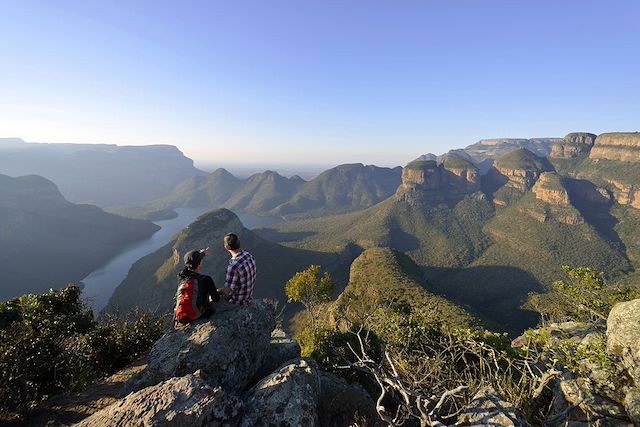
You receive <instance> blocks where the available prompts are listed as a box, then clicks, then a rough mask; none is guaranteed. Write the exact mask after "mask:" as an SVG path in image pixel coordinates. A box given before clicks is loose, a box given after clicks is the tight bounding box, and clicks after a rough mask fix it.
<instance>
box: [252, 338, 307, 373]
mask: <svg viewBox="0 0 640 427" xmlns="http://www.w3.org/2000/svg"><path fill="white" fill-rule="evenodd" d="M298 357H300V346H299V345H298V343H297V342H296V340H294V339H293V338H291V337H290V336H289V335H287V333H286V332H285V331H283V330H282V329H280V328H278V329H274V330H273V332H272V333H271V341H270V342H269V347H267V350H266V351H265V354H264V360H263V361H262V366H261V367H260V369H259V370H258V373H257V374H256V375H255V378H257V381H259V380H260V379H262V378H264V377H266V376H267V375H269V374H270V373H271V372H273V371H274V370H276V369H278V367H280V366H281V365H282V364H283V363H285V362H286V361H288V360H292V359H295V358H298Z"/></svg>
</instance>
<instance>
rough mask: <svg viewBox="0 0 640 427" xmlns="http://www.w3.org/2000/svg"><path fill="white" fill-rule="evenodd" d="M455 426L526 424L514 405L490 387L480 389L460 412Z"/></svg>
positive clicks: (509, 426)
mask: <svg viewBox="0 0 640 427" xmlns="http://www.w3.org/2000/svg"><path fill="white" fill-rule="evenodd" d="M455 425H457V426H480V425H490V426H503V427H516V426H528V425H529V423H527V422H526V421H524V420H523V419H522V418H521V417H520V415H519V414H518V411H517V410H516V409H515V408H514V406H513V405H512V404H511V403H509V402H505V401H504V400H503V399H502V398H501V397H500V396H499V395H498V393H496V391H495V390H494V389H493V388H492V387H484V388H482V389H480V390H479V391H478V392H477V393H476V394H475V396H474V397H473V400H472V401H471V403H469V405H468V406H467V407H466V408H465V410H464V411H463V412H462V414H460V417H459V418H458V422H457V423H456V424H455Z"/></svg>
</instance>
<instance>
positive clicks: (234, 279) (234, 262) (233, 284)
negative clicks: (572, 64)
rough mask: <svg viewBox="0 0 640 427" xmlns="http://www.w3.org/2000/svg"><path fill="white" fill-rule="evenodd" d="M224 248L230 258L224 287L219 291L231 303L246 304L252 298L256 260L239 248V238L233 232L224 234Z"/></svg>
mask: <svg viewBox="0 0 640 427" xmlns="http://www.w3.org/2000/svg"><path fill="white" fill-rule="evenodd" d="M224 248H225V249H226V250H227V252H229V254H230V255H231V259H230V260H229V265H228V266H227V274H226V278H225V287H224V288H222V289H220V293H222V295H223V296H224V297H225V299H226V300H227V301H228V302H229V303H231V304H236V305H247V304H249V303H250V302H251V300H252V299H253V286H254V285H255V283H256V262H255V260H254V259H253V256H251V254H250V253H249V252H247V251H244V250H242V249H241V248H240V240H239V239H238V236H236V235H235V234H233V233H229V234H227V235H226V236H224Z"/></svg>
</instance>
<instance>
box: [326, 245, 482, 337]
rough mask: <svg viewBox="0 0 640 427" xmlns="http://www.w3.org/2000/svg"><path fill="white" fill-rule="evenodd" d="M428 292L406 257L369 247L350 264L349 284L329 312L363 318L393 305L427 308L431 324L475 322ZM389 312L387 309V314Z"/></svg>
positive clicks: (414, 267) (423, 280) (455, 324)
mask: <svg viewBox="0 0 640 427" xmlns="http://www.w3.org/2000/svg"><path fill="white" fill-rule="evenodd" d="M429 289H430V285H429V284H428V283H427V282H426V281H425V277H424V275H423V272H422V270H421V269H420V267H419V266H418V265H416V264H415V263H414V262H413V260H412V259H411V258H409V257H408V256H407V255H405V254H403V253H401V252H397V251H394V250H392V249H389V248H371V249H367V250H366V251H364V252H363V253H362V254H361V255H360V256H359V257H358V258H356V259H355V260H354V261H353V263H352V264H351V268H350V271H349V283H348V285H347V287H346V288H345V289H344V291H343V292H342V293H341V294H340V296H339V297H338V298H337V299H336V301H335V303H334V304H333V306H334V307H333V308H331V309H329V310H328V311H331V310H332V309H336V308H339V309H341V310H347V311H348V312H349V313H350V315H351V317H353V318H365V317H366V316H367V315H368V314H369V313H371V312H373V311H374V310H376V309H383V310H384V309H385V308H387V307H386V306H387V305H389V304H390V303H391V302H393V303H392V304H393V305H394V307H395V308H396V309H398V308H400V307H402V308H403V309H404V310H405V311H406V310H407V308H411V309H420V310H424V309H428V310H429V311H430V318H431V319H432V320H433V321H434V322H439V323H442V324H444V325H447V326H449V327H452V328H454V327H457V328H465V327H469V326H471V325H473V324H475V323H477V320H476V319H474V318H473V316H471V315H469V313H467V312H466V311H465V310H464V309H463V308H461V307H460V306H458V305H456V304H453V303H451V302H450V301H449V300H447V299H445V298H443V297H441V296H438V295H435V294H434V293H432V292H429ZM387 309H388V308H387ZM385 311H386V310H385ZM392 312H393V310H389V315H392Z"/></svg>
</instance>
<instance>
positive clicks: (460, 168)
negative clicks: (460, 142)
mask: <svg viewBox="0 0 640 427" xmlns="http://www.w3.org/2000/svg"><path fill="white" fill-rule="evenodd" d="M479 189H480V174H479V171H478V168H477V167H476V166H475V165H474V164H473V163H471V162H468V161H466V160H463V159H460V158H455V157H451V158H448V159H447V160H446V161H445V162H444V163H442V164H438V163H437V162H435V161H433V160H426V161H414V162H411V163H409V164H408V165H407V166H405V168H404V169H403V171H402V183H401V184H400V187H398V190H397V192H396V197H397V199H399V200H404V201H407V202H409V203H410V204H412V205H420V204H431V205H433V204H438V203H445V202H455V201H457V200H460V199H461V198H462V197H464V196H465V195H466V194H471V193H473V192H475V191H478V190H479Z"/></svg>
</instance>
